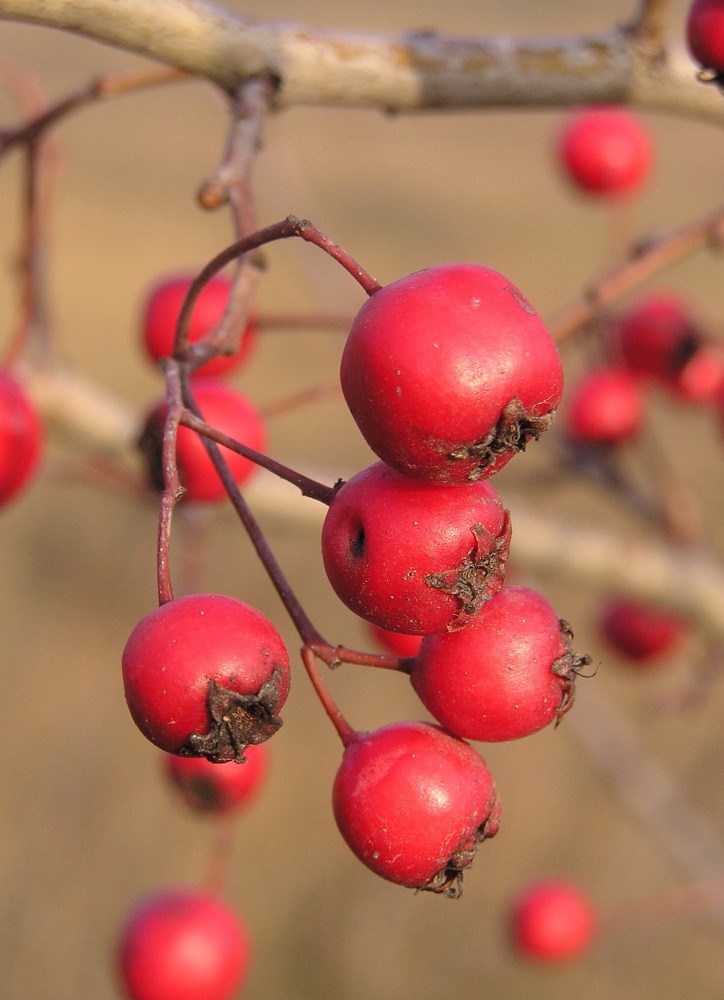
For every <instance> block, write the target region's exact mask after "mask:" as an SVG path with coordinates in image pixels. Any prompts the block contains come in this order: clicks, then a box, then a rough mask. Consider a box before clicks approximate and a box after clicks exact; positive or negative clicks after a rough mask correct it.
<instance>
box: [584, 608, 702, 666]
mask: <svg viewBox="0 0 724 1000" xmlns="http://www.w3.org/2000/svg"><path fill="white" fill-rule="evenodd" d="M601 632H602V634H603V636H604V638H605V639H606V641H607V642H608V644H609V645H610V646H611V648H612V649H614V650H615V651H616V652H617V653H618V654H619V655H620V656H622V657H624V658H626V659H629V660H633V661H635V662H636V663H640V664H646V663H650V662H652V661H654V662H655V661H656V660H657V658H658V657H661V656H663V655H664V654H665V653H668V652H671V650H673V649H674V648H675V647H676V646H677V645H678V643H679V642H680V641H681V640H682V639H683V637H684V634H685V632H686V624H685V622H684V621H683V620H682V619H681V618H679V617H678V615H675V614H673V613H672V612H670V611H665V610H664V609H662V608H655V607H651V606H650V605H647V604H643V603H641V602H640V601H634V600H629V599H624V598H620V599H618V600H612V601H609V603H608V604H607V605H606V607H605V609H604V612H603V616H602V618H601Z"/></svg>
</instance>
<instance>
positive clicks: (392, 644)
mask: <svg viewBox="0 0 724 1000" xmlns="http://www.w3.org/2000/svg"><path fill="white" fill-rule="evenodd" d="M367 624H368V627H369V630H370V635H371V636H372V637H373V639H375V640H376V641H377V642H378V643H379V644H380V646H382V647H383V649H384V650H385V651H386V652H388V653H391V654H392V655H393V656H403V657H408V656H415V655H416V653H417V651H418V650H419V648H420V643H421V642H422V636H421V635H408V634H407V633H405V632H392V631H390V629H387V628H380V626H379V625H373V624H372V622H368V623H367Z"/></svg>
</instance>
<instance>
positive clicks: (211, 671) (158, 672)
mask: <svg viewBox="0 0 724 1000" xmlns="http://www.w3.org/2000/svg"><path fill="white" fill-rule="evenodd" d="M122 663H123V685H124V689H125V693H126V701H127V702H128V707H129V709H130V712H131V715H132V717H133V720H134V722H135V723H136V725H137V726H138V728H139V729H140V730H141V732H142V733H143V735H144V736H146V738H147V739H149V740H150V741H151V742H152V743H155V744H156V746H158V747H160V748H161V749H162V750H166V751H167V752H169V753H178V754H182V755H191V756H203V757H208V758H209V759H210V760H213V761H214V762H223V761H227V760H237V761H242V760H243V755H244V750H245V749H246V747H247V746H249V745H250V744H255V743H263V742H264V740H266V739H268V738H269V737H270V736H272V735H273V734H274V732H276V730H277V729H278V728H279V726H280V725H281V720H280V719H279V712H280V711H281V709H282V707H283V705H284V702H285V701H286V699H287V694H288V693H289V679H290V671H289V657H288V655H287V651H286V648H285V646H284V643H283V641H282V639H281V636H280V635H279V633H278V632H277V630H276V629H275V628H274V626H273V625H272V623H271V622H270V621H269V620H268V619H267V618H265V617H264V615H262V614H261V612H259V611H257V610H256V609H255V608H252V607H250V606H249V605H248V604H244V603H242V602H241V601H237V600H235V599H234V598H233V597H226V596H224V595H219V594H190V595H188V596H185V597H178V598H176V599H175V600H173V601H169V602H168V603H167V604H162V605H161V606H160V607H158V608H155V609H154V610H153V611H151V612H149V614H147V615H146V616H145V617H144V618H142V619H141V621H140V622H139V623H138V624H137V625H136V627H135V628H134V630H133V632H132V633H131V635H130V637H129V639H128V642H127V643H126V646H125V649H124V651H123V661H122Z"/></svg>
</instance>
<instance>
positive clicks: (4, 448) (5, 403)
mask: <svg viewBox="0 0 724 1000" xmlns="http://www.w3.org/2000/svg"><path fill="white" fill-rule="evenodd" d="M43 437H44V434H43V425H42V422H41V420H40V417H39V416H38V413H37V411H36V409H35V406H34V405H33V403H32V402H31V400H30V398H29V397H28V395H27V393H26V392H25V389H24V388H23V387H22V386H21V384H20V383H19V382H18V381H17V380H16V379H15V378H14V377H13V376H12V375H10V374H9V373H8V372H6V371H0V506H2V505H3V504H6V503H8V502H9V501H10V500H12V499H13V498H14V497H16V496H17V495H18V494H19V493H20V492H21V491H22V490H23V489H24V487H25V486H27V485H28V483H29V482H30V480H31V478H32V476H33V474H34V472H35V470H36V468H37V466H38V463H39V461H40V456H41V453H42V450H43Z"/></svg>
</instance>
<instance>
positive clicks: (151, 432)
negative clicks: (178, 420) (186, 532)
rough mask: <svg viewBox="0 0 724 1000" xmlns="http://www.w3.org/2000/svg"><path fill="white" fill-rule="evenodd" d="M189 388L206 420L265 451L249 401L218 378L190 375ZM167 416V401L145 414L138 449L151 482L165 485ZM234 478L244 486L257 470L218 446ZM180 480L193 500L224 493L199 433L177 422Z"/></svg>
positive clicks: (257, 417) (213, 498)
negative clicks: (142, 454) (191, 387)
mask: <svg viewBox="0 0 724 1000" xmlns="http://www.w3.org/2000/svg"><path fill="white" fill-rule="evenodd" d="M193 392H194V397H195V398H196V402H197V403H198V405H199V409H200V410H201V413H202V414H203V417H204V420H205V421H206V422H207V423H208V424H210V425H211V426H212V427H214V428H215V429H216V430H218V431H222V432H223V433H224V434H227V435H228V436H229V437H231V438H234V440H236V441H239V442H240V443H241V444H245V445H247V446H248V447H249V448H253V449H254V450H255V451H263V450H264V446H265V437H266V435H265V432H264V424H263V423H262V419H261V416H260V415H259V413H258V411H257V410H256V408H255V407H254V406H253V405H252V403H251V402H250V401H249V400H248V399H247V398H246V396H243V395H242V394H241V393H240V392H238V391H237V390H236V389H232V388H231V387H230V386H228V385H226V384H225V383H224V382H222V381H220V380H219V379H194V383H193ZM165 419H166V404H165V402H162V403H159V404H157V405H156V406H155V407H154V408H153V409H152V410H151V412H150V414H149V415H148V417H147V419H146V426H145V430H144V433H143V436H142V438H141V448H142V450H143V452H144V454H145V456H146V460H147V463H148V474H149V479H150V481H151V483H152V484H153V485H154V486H156V487H157V488H158V489H163V474H162V461H161V445H162V436H163V425H164V421H165ZM221 452H222V454H223V456H224V458H225V459H226V461H227V463H228V465H229V468H230V470H231V474H232V476H233V477H234V479H235V481H236V482H237V483H238V484H239V485H242V484H243V483H245V482H246V481H247V480H248V479H249V477H250V476H251V475H252V474H253V473H254V472H255V471H256V468H257V467H256V465H254V463H253V462H250V461H249V459H247V458H244V457H243V456H242V455H239V454H237V453H236V452H233V451H230V450H229V449H228V448H223V447H222V449H221ZM176 458H177V461H178V468H179V475H180V477H181V484H182V486H184V487H185V489H186V497H187V498H188V499H189V500H193V501H195V502H196V503H216V502H218V501H220V500H223V499H224V498H225V497H226V490H225V489H224V484H223V483H222V481H221V479H220V478H219V476H218V474H217V472H216V469H215V468H214V464H213V462H212V461H211V459H210V458H209V456H208V454H207V451H206V448H205V447H204V443H203V441H202V439H201V437H200V436H199V435H198V434H197V433H196V431H192V430H191V429H190V428H188V427H179V429H178V437H177V440H176Z"/></svg>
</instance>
